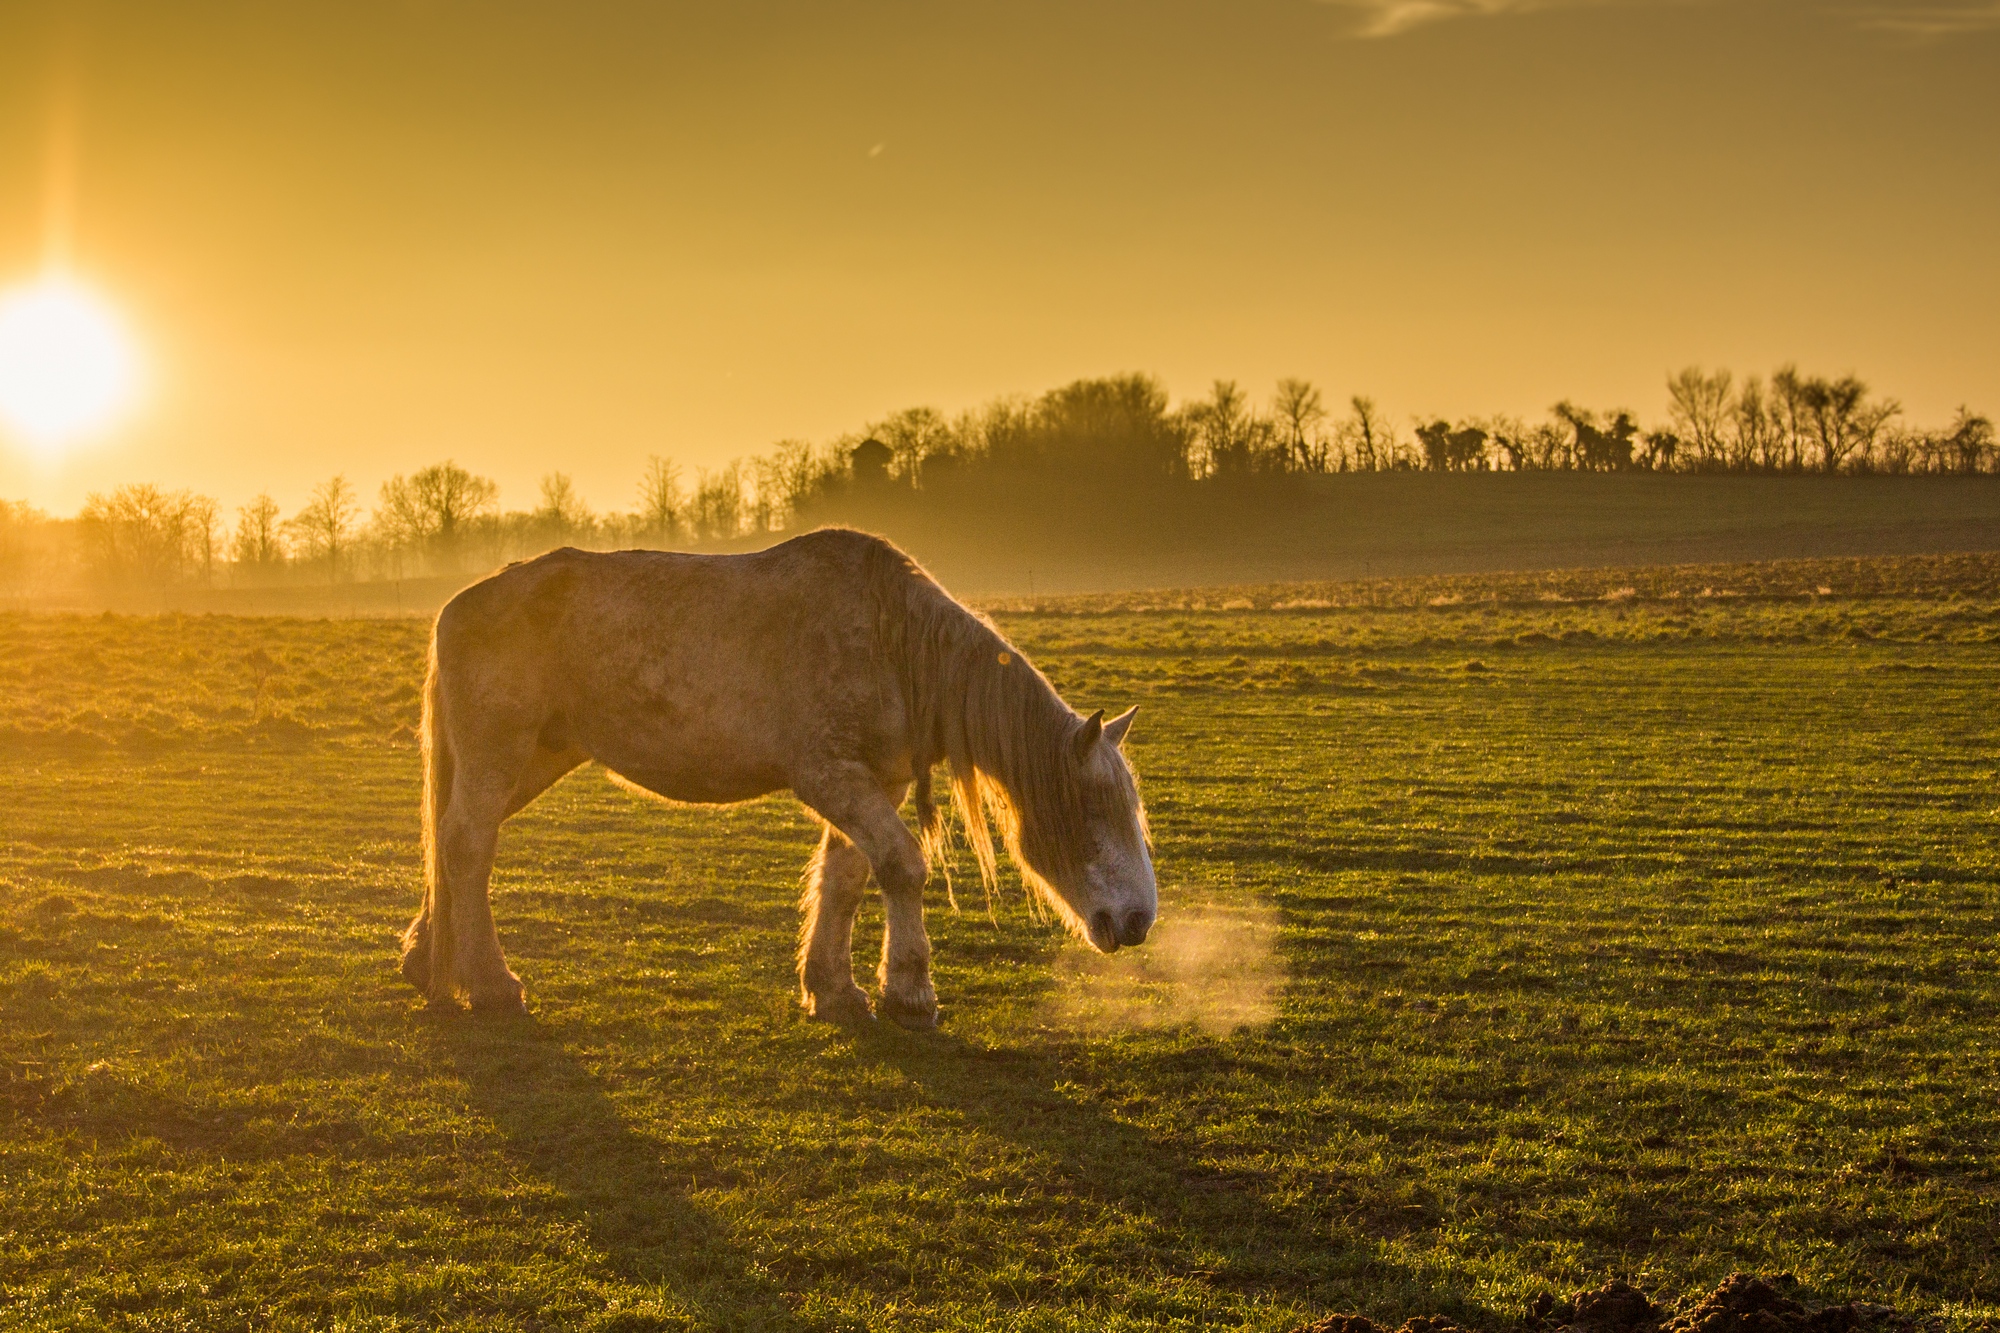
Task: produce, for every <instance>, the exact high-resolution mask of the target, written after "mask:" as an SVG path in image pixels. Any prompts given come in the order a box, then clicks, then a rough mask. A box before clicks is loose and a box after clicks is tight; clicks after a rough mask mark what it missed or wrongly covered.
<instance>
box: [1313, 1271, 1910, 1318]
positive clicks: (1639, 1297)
mask: <svg viewBox="0 0 2000 1333" xmlns="http://www.w3.org/2000/svg"><path fill="white" fill-rule="evenodd" d="M1793 1288H1794V1283H1793V1281H1792V1279H1791V1278H1790V1277H1774V1278H1768V1279H1767V1278H1760V1277H1752V1276H1751V1275H1750V1274H1748V1273H1734V1274H1731V1275H1730V1277H1729V1278H1728V1280H1727V1281H1725V1282H1723V1284H1722V1285H1721V1286H1719V1287H1717V1288H1716V1289H1715V1290H1714V1291H1711V1292H1709V1293H1707V1294H1706V1295H1704V1296H1702V1297H1700V1298H1699V1299H1697V1300H1694V1301H1692V1302H1682V1303H1681V1304H1680V1305H1679V1306H1678V1307H1676V1308H1669V1307H1667V1306H1664V1305H1659V1304H1656V1303H1655V1302H1654V1301H1653V1300H1652V1298H1651V1297H1649V1296H1647V1295H1646V1293H1644V1292H1643V1291H1640V1290H1639V1289H1638V1288H1637V1287H1635V1286H1633V1285H1631V1284H1630V1283H1628V1282H1626V1281H1624V1280H1623V1279H1614V1280H1612V1281H1610V1282H1607V1283H1605V1284H1604V1285H1603V1286H1601V1287H1599V1288H1597V1290H1595V1291H1580V1292H1578V1293H1576V1294H1575V1295H1574V1296H1572V1297H1570V1298H1569V1299H1568V1300H1561V1299H1558V1298H1557V1296H1556V1295H1555V1293H1554V1292H1544V1293H1542V1294H1541V1295H1540V1296H1537V1297H1536V1298H1535V1299H1534V1300H1533V1301H1531V1302H1529V1304H1528V1309H1527V1312H1526V1316H1525V1318H1523V1320H1522V1321H1521V1322H1522V1325H1523V1327H1525V1328H1526V1329H1527V1330H1529V1333H1902V1331H1903V1330H1908V1329H1912V1328H1914V1327H1915V1323H1914V1321H1912V1320H1911V1319H1910V1318H1909V1317H1908V1316H1906V1315H1902V1314H1899V1313H1897V1312H1896V1311H1895V1310H1892V1309H1890V1308H1889V1307H1888V1306H1886V1305H1868V1304H1865V1303H1864V1302H1861V1301H1849V1302H1847V1303H1846V1304H1844V1305H1821V1306H1813V1305H1807V1304H1806V1303H1804V1302H1803V1301H1800V1300H1799V1299H1798V1298H1797V1297H1796V1296H1794V1295H1792V1294H1791V1292H1792V1290H1793ZM1294 1333H1387V1331H1386V1330H1384V1329H1383V1328H1382V1326H1381V1325H1379V1324H1377V1323H1375V1322H1374V1321H1373V1320H1370V1319H1367V1318H1365V1317H1363V1316H1361V1315H1354V1314H1330V1315H1327V1316H1325V1317H1324V1318H1321V1319H1316V1320H1314V1321H1312V1322H1311V1323H1307V1324H1301V1325H1299V1327H1298V1328H1297V1329H1296V1330H1295V1331H1294ZM1396 1333H1466V1330H1465V1329H1463V1328H1462V1327H1461V1326H1460V1325H1458V1324H1455V1323H1453V1322H1452V1321H1451V1320H1449V1319H1446V1318H1444V1317H1442V1316H1437V1315H1420V1316H1418V1317H1417V1318H1414V1319H1411V1320H1408V1321H1407V1322H1405V1323H1404V1324H1403V1326H1402V1327H1401V1328H1400V1329H1398V1330H1397V1331H1396Z"/></svg>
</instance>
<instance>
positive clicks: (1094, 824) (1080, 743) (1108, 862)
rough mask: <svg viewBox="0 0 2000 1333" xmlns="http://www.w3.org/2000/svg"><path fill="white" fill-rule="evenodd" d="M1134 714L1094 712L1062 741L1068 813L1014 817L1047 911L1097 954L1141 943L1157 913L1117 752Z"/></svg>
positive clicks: (1131, 789)
mask: <svg viewBox="0 0 2000 1333" xmlns="http://www.w3.org/2000/svg"><path fill="white" fill-rule="evenodd" d="M1138 711H1139V710H1138V709H1137V708H1136V707H1134V708H1131V709H1128V710H1126V712H1124V713H1123V714H1121V715H1120V716H1118V717H1116V718H1113V719H1112V720H1111V721H1109V722H1106V721H1105V720H1104V714H1103V713H1102V712H1097V713H1093V714H1091V715H1090V716H1089V717H1087V718H1085V719H1083V720H1082V721H1081V722H1080V723H1078V724H1077V725H1076V726H1075V727H1074V728H1073V729H1072V730H1071V731H1070V733H1069V735H1068V736H1067V737H1065V739H1064V741H1063V744H1064V746H1065V748H1066V753H1065V754H1064V755H1063V756H1062V759H1061V762H1063V763H1064V764H1065V765H1066V766H1068V767H1069V768H1070V773H1071V782H1069V783H1066V784H1064V785H1065V786H1067V787H1069V788H1070V790H1071V791H1072V792H1073V793H1074V794H1075V796H1076V802H1075V804H1076V807H1077V808H1076V809H1075V810H1064V811H1061V812H1060V813H1058V812H1054V811H1038V810H1034V809H1027V810H1023V811H1022V812H1021V814H1022V829H1021V834H1022V837H1021V850H1022V851H1023V852H1024V853H1026V857H1027V860H1028V861H1029V863H1030V864H1031V865H1032V866H1033V867H1034V869H1035V871H1036V873H1037V875H1038V876H1039V877H1040V878H1041V880H1042V881H1043V886H1044V888H1045V891H1046V896H1047V897H1049V898H1050V899H1051V900H1052V901H1051V906H1053V907H1055V908H1056V909H1057V910H1058V911H1059V912H1060V913H1061V914H1062V916H1063V917H1064V919H1065V920H1066V921H1067V922H1068V923H1069V926H1070V928H1071V929H1072V930H1074V931H1075V932H1076V933H1077V934H1078V935H1081V936H1082V937H1083V938H1084V939H1086V940H1089V941H1090V943H1091V946H1092V947H1093V948H1095V949H1097V950H1098V951H1099V952H1101V953H1112V952H1115V951H1116V950H1117V949H1118V948H1119V947H1120V946H1121V945H1127V944H1139V943H1143V942H1144V940H1145V938H1146V932H1147V931H1149V930H1151V929H1152V928H1153V918H1154V917H1155V916H1156V915H1158V913H1159V906H1160V900H1159V892H1158V890H1157V888H1156V887H1155V885H1154V883H1153V854H1152V848H1151V846H1150V839H1149V837H1148V835H1147V832H1146V807H1145V806H1144V805H1143V804H1142V803H1141V802H1140V800H1139V786H1138V783H1137V782H1135V781H1134V780H1133V777H1132V769H1131V767H1130V766H1129V765H1128V764H1127V763H1126V762H1125V754H1124V751H1123V749H1122V748H1121V747H1122V746H1123V745H1124V743H1125V735H1126V733H1127V732H1129V731H1130V730H1131V729H1132V719H1133V717H1134V716H1135V715H1136V714H1137V713H1138ZM1058 844H1060V845H1058Z"/></svg>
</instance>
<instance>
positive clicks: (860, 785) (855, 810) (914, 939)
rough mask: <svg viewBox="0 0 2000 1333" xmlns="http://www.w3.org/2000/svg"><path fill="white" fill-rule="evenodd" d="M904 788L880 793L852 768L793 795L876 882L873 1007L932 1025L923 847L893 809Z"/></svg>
mask: <svg viewBox="0 0 2000 1333" xmlns="http://www.w3.org/2000/svg"><path fill="white" fill-rule="evenodd" d="M903 794H904V789H901V788H898V789H895V790H890V791H884V790H883V789H882V787H881V786H880V785H879V784H878V783H877V782H876V781H875V778H874V775H873V774H871V773H869V772H868V771H867V770H866V769H864V768H860V767H859V766H855V767H853V768H843V769H839V770H835V771H834V772H831V773H827V774H823V775H819V776H818V778H817V780H815V781H812V782H809V783H807V784H805V786H804V787H803V788H802V789H800V790H799V796H800V798H801V799H803V800H804V801H805V802H806V804H807V805H810V806H812V807H813V809H815V810H817V811H819V813H820V814H821V815H822V816H823V817H824V818H825V819H826V821H827V822H828V823H830V824H832V825H833V826H834V827H835V828H837V829H839V830H840V832H841V833H843V834H845V835H846V837H847V839H848V841H850V842H852V843H853V844H854V845H855V846H856V847H858V848H860V849H861V852H862V854H863V855H864V856H866V857H867V858H868V864H869V865H870V867H872V868H873V870H874V872H875V882H876V883H877V884H879V885H881V886H882V906H883V914H884V916H885V917H886V923H885V929H884V930H883V933H882V966H881V969H880V970H879V972H878V973H877V978H878V980H880V982H881V983H882V996H881V1000H880V1001H879V1003H878V1005H877V1008H878V1009H879V1010H880V1012H881V1013H882V1014H884V1015H885V1016H887V1017H889V1018H892V1019H894V1020H895V1021H896V1022H897V1023H899V1024H901V1025H902V1026H904V1027H906V1028H917V1029H928V1028H934V1027H936V1026H937V1015H938V1002H937V991H936V990H934V989H933V988H932V986H931V942H930V940H929V938H928V937H926V935H925V934H924V879H925V877H926V874H927V867H926V866H925V864H924V853H923V849H922V848H921V847H919V846H918V845H917V839H916V837H915V835H913V834H912V833H911V832H910V830H909V829H908V828H907V827H906V826H905V825H904V823H903V821H902V819H901V818H900V817H899V816H898V815H897V814H896V810H897V807H898V806H900V805H901V804H902V797H903Z"/></svg>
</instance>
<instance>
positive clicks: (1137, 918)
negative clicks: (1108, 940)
mask: <svg viewBox="0 0 2000 1333" xmlns="http://www.w3.org/2000/svg"><path fill="white" fill-rule="evenodd" d="M1152 928H1153V914H1152V913H1151V912H1148V911H1146V910H1145V909H1144V908H1139V909H1135V910H1134V911H1131V912H1127V913H1126V914H1125V928H1124V929H1123V930H1121V931H1119V932H1118V942H1119V943H1120V944H1144V943H1145V942H1146V932H1147V931H1149V930H1151V929H1152Z"/></svg>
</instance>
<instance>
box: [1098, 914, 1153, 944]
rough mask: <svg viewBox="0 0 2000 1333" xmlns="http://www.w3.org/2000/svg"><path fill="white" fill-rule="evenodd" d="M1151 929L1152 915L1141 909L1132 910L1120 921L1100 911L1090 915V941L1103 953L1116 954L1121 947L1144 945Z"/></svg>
mask: <svg viewBox="0 0 2000 1333" xmlns="http://www.w3.org/2000/svg"><path fill="white" fill-rule="evenodd" d="M1152 928H1153V914H1152V913H1151V912H1148V911H1147V910H1146V909H1145V908H1143V907H1135V908H1133V909H1132V910H1131V911H1129V912H1127V913H1126V914H1125V916H1124V918H1123V919H1122V920H1121V919H1119V918H1117V917H1114V916H1112V915H1111V913H1110V912H1108V911H1103V910H1101V909H1100V910H1099V911H1097V912H1094V913H1092V914H1091V918H1090V941H1091V943H1093V944H1095V945H1096V946H1097V947H1098V948H1100V949H1102V950H1103V951H1104V952H1105V953H1116V952H1117V951H1118V949H1119V947H1120V946H1121V945H1132V944H1144V943H1145V942H1146V932H1148V931H1150V930H1151V929H1152Z"/></svg>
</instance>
